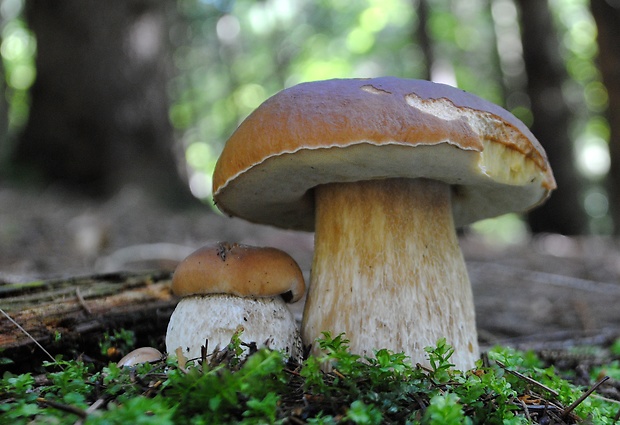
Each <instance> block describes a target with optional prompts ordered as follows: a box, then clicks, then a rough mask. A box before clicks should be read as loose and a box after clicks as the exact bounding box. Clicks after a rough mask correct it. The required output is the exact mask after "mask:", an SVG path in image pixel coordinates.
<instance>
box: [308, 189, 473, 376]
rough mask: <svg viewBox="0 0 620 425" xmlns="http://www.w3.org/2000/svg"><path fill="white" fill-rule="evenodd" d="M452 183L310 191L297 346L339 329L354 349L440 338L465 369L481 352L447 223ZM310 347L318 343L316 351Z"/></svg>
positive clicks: (420, 351) (399, 347) (421, 344)
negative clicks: (306, 273) (311, 231)
mask: <svg viewBox="0 0 620 425" xmlns="http://www.w3.org/2000/svg"><path fill="white" fill-rule="evenodd" d="M450 193H451V192H450V187H449V186H448V185H446V184H444V183H440V182H436V181H430V180H423V179H416V180H410V179H388V180H377V181H364V182H357V183H339V184H330V185H325V186H320V187H318V188H316V194H315V196H316V230H315V232H316V233H315V253H314V261H313V265H312V278H311V285H310V291H309V294H308V299H307V302H306V307H305V312H304V319H303V323H302V337H303V339H304V343H306V344H308V343H314V341H315V339H316V338H318V337H320V336H321V332H322V331H331V332H332V335H337V334H339V333H341V332H345V334H346V337H347V338H348V339H349V340H350V349H351V351H352V352H355V353H358V354H362V355H371V356H372V355H373V350H374V349H380V348H388V349H391V350H393V351H395V352H401V351H402V352H405V354H407V355H408V356H410V357H411V361H412V362H413V363H417V362H419V363H421V364H428V360H427V356H426V353H425V351H424V348H425V347H427V346H435V345H436V343H437V340H438V339H440V338H443V337H445V338H446V340H447V342H448V343H449V344H451V345H452V346H453V347H454V348H455V353H454V356H453V357H452V358H451V360H452V363H454V364H455V365H456V366H457V367H458V368H460V369H469V368H471V367H473V366H474V362H475V360H476V359H478V357H479V352H478V343H477V337H476V323H475V315H474V305H473V297H472V292H471V287H470V284H469V279H468V276H467V269H466V268H465V262H464V260H463V257H462V254H461V250H460V247H459V244H458V239H457V236H456V232H455V229H454V223H453V219H452V211H451V204H450V202H451V201H450V196H451V195H450ZM314 352H315V353H316V352H317V348H316V347H315V348H314Z"/></svg>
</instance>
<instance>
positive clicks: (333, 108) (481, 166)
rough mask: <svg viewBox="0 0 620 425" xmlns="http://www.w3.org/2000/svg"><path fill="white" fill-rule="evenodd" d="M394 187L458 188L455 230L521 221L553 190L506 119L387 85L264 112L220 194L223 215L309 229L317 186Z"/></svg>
mask: <svg viewBox="0 0 620 425" xmlns="http://www.w3.org/2000/svg"><path fill="white" fill-rule="evenodd" d="M396 177H404V178H428V179H434V180H440V181H443V182H446V183H448V184H450V185H452V186H453V212H454V219H455V223H456V225H457V226H458V225H464V224H468V223H471V222H474V221H477V220H480V219H483V218H487V217H493V216H496V215H499V214H502V213H506V212H511V211H525V210H527V209H529V208H531V207H534V206H536V205H538V204H539V203H541V202H542V201H544V200H545V199H546V198H547V197H548V196H549V193H550V191H551V190H553V189H554V188H555V181H554V179H553V175H552V172H551V169H550V168H549V166H548V163H547V158H546V156H545V153H544V150H543V149H542V147H541V146H540V144H539V143H538V141H537V140H536V138H535V137H534V136H533V135H532V134H531V132H530V131H529V130H528V129H527V127H526V126H525V125H524V124H523V123H522V122H521V121H519V120H518V119H516V118H515V117H514V116H513V115H511V114H510V113H508V112H507V111H505V110H504V109H502V108H500V107H499V106H497V105H494V104H492V103H490V102H487V101H485V100H483V99H480V98H478V97H476V96H474V95H471V94H469V93H466V92H464V91H462V90H460V89H456V88H454V87H450V86H446V85H442V84H437V83H431V82H428V81H421V80H403V79H398V78H393V77H384V78H376V79H351V80H327V81H318V82H312V83H304V84H299V85H297V86H294V87H291V88H289V89H286V90H284V91H282V92H280V93H278V94H276V95H275V96H273V97H271V98H270V99H268V100H267V101H265V102H264V103H263V104H262V105H261V106H260V107H259V108H258V109H257V110H255V111H254V112H253V113H252V114H251V115H250V116H249V117H248V118H247V119H246V120H245V121H244V122H243V123H242V124H241V125H240V126H239V128H238V129H237V131H235V133H234V134H233V135H232V136H231V138H230V139H229V140H228V142H227V144H226V146H225V148H224V150H223V152H222V154H221V156H220V159H219V160H218V163H217V166H216V169H215V172H214V176H213V194H214V199H215V201H216V203H217V205H218V207H219V208H220V209H221V210H222V211H224V212H225V213H227V214H230V215H234V216H239V217H242V218H244V219H246V220H249V221H252V222H257V223H265V224H272V225H275V226H278V227H284V228H294V229H302V230H313V228H314V205H313V197H312V193H311V192H312V190H311V189H312V188H313V187H316V186H317V185H320V184H325V183H333V182H353V181H360V180H375V179H385V178H396Z"/></svg>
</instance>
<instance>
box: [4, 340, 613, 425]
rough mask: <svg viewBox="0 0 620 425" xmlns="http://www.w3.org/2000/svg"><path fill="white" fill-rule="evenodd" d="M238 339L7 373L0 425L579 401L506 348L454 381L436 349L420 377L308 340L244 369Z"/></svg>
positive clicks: (477, 410) (595, 414)
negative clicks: (154, 356) (155, 357)
mask: <svg viewBox="0 0 620 425" xmlns="http://www.w3.org/2000/svg"><path fill="white" fill-rule="evenodd" d="M240 336H241V335H240V334H239V335H236V337H234V338H233V339H232V341H231V343H230V344H229V345H228V347H227V348H226V349H225V350H223V351H222V352H219V353H215V354H213V355H211V356H209V357H208V358H207V359H205V361H199V362H195V363H188V364H185V363H184V362H181V364H179V363H178V362H177V361H176V359H175V358H174V357H171V358H168V359H166V360H165V361H161V362H159V363H156V364H149V363H146V364H143V365H138V366H136V367H132V368H119V367H118V365H117V364H116V363H110V364H108V365H106V366H105V367H103V368H100V369H98V368H96V367H95V365H94V364H88V363H85V362H83V361H66V360H62V359H60V358H58V359H57V360H56V361H55V362H46V363H45V364H44V366H45V368H46V369H47V370H48V373H47V374H46V375H45V377H44V378H41V377H39V378H37V379H35V378H34V377H33V376H32V375H31V374H28V373H26V374H22V375H13V374H11V373H6V374H5V375H4V377H3V378H2V379H1V380H0V423H11V424H13V423H14V424H29V423H57V424H72V423H75V422H76V421H78V420H81V421H82V422H83V423H85V424H87V425H88V424H102V425H103V424H117V423H118V424H126V423H136V424H150V423H153V424H155V423H156V424H166V425H167V424H177V423H179V424H187V423H191V424H246V425H249V424H283V423H286V421H287V418H290V417H291V416H296V417H297V418H298V419H300V420H303V421H305V422H306V423H308V424H315V425H317V424H325V425H333V424H341V423H342V424H344V423H353V424H424V425H439V424H467V425H469V424H472V425H473V424H502V425H521V424H528V423H544V421H545V420H549V417H547V418H545V417H544V416H540V412H541V410H531V411H529V413H528V414H529V418H528V417H527V416H526V414H525V411H524V403H526V402H528V400H540V401H541V402H542V403H548V404H549V405H551V406H568V405H569V404H571V403H573V402H574V401H575V400H576V399H577V398H578V397H579V396H580V395H581V394H583V389H581V388H578V387H575V386H574V385H572V384H571V383H569V382H568V381H566V380H564V379H561V378H560V377H559V375H558V373H557V372H556V371H555V370H554V368H552V367H546V366H545V365H544V364H543V363H542V362H541V360H540V359H538V358H537V357H536V356H535V355H534V354H533V353H524V352H519V351H515V350H511V349H506V348H499V347H498V348H495V349H494V350H492V351H491V352H489V358H490V362H491V363H490V365H489V366H483V364H482V362H481V361H480V362H479V363H478V364H477V365H476V368H474V369H473V370H470V371H458V370H455V369H454V368H453V366H452V364H451V363H450V358H451V356H452V354H453V352H454V350H453V348H452V347H451V346H450V345H449V344H447V342H446V341H445V340H443V339H441V340H439V341H438V342H437V344H436V346H435V347H429V348H427V349H426V353H427V355H428V365H429V367H422V366H420V365H415V366H414V365H412V364H411V363H410V361H409V359H408V358H407V357H406V356H405V355H403V354H402V353H393V352H391V351H389V350H385V349H381V350H378V351H376V352H375V354H374V356H359V355H357V354H352V353H350V352H349V351H348V349H349V347H348V341H347V340H346V338H345V337H344V335H337V336H335V337H332V336H331V335H330V334H329V333H325V334H323V338H322V339H320V340H319V341H317V343H318V345H319V347H320V348H321V350H322V354H320V355H318V356H312V357H310V358H308V359H307V360H305V361H304V363H303V364H301V365H296V364H287V363H286V362H285V359H284V356H283V355H282V354H281V353H279V352H273V351H268V350H259V351H257V352H255V353H253V354H252V355H250V356H249V357H247V358H242V357H241V353H242V350H241V348H242V345H243V343H242V342H241V339H240ZM612 367H617V365H615V366H612ZM325 370H330V371H329V372H326V371H325ZM524 375H526V376H527V377H528V379H525V378H524V377H523V376H524ZM524 400H525V401H524ZM95 404H98V406H96V408H93V406H94V405H95ZM560 408H561V407H556V409H560ZM616 412H617V406H616V405H614V404H613V403H609V402H608V401H606V400H604V399H602V398H598V397H588V398H586V400H584V401H583V402H582V403H580V404H579V405H578V406H577V407H576V408H575V410H574V412H573V413H572V414H571V415H575V416H571V418H572V419H571V421H568V422H560V421H559V420H560V419H558V418H559V415H560V414H561V411H557V415H556V416H557V418H556V422H555V423H562V424H564V423H576V422H575V421H577V420H579V421H586V422H587V423H596V424H601V425H610V424H612V423H614V419H613V417H614V416H615V414H616ZM301 418H303V419H301ZM539 419H540V422H539V421H538V420H539Z"/></svg>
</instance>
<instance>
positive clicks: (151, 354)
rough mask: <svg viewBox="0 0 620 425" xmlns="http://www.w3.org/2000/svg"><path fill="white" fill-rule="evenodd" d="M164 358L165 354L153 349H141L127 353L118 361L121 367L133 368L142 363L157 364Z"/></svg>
mask: <svg viewBox="0 0 620 425" xmlns="http://www.w3.org/2000/svg"><path fill="white" fill-rule="evenodd" d="M162 358H163V354H162V353H161V352H160V351H159V350H158V349H156V348H153V347H140V348H136V349H135V350H133V351H130V352H129V353H127V354H126V355H125V356H124V357H123V358H122V359H120V360H119V361H118V363H117V364H118V366H119V367H131V366H135V365H138V364H140V363H147V362H156V361H158V360H161V359H162Z"/></svg>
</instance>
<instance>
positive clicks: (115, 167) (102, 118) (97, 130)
mask: <svg viewBox="0 0 620 425" xmlns="http://www.w3.org/2000/svg"><path fill="white" fill-rule="evenodd" d="M169 6H172V7H173V6H174V2H172V1H157V0H107V1H97V0H56V1H47V0H31V1H29V2H27V5H26V18H27V21H28V23H29V25H30V28H31V29H32V30H33V32H34V34H35V36H36V39H37V57H36V69H37V79H36V81H35V83H34V85H33V87H32V92H31V93H32V105H31V110H30V117H29V121H28V123H27V126H26V128H25V131H24V133H23V135H22V137H21V140H20V141H19V144H18V146H17V147H16V152H15V158H14V160H15V161H16V162H17V164H18V167H20V168H18V170H20V169H21V170H22V171H21V172H22V173H23V172H24V171H23V170H27V171H29V172H31V177H34V178H35V179H40V181H41V182H43V183H48V182H49V183H52V182H54V183H61V184H64V185H66V186H68V187H70V188H73V189H78V190H79V191H81V192H83V193H86V194H89V195H95V196H106V195H109V194H111V193H114V192H116V191H118V190H119V188H121V187H122V186H124V185H126V184H132V185H135V186H138V187H141V188H143V189H144V190H145V191H146V192H147V193H150V194H151V195H154V196H155V197H158V198H160V199H164V200H167V201H170V203H172V202H185V201H188V200H189V199H191V196H190V194H189V189H188V188H187V185H186V184H184V183H183V182H182V179H181V178H180V175H179V173H178V170H177V168H178V167H177V163H176V160H175V158H174V155H173V130H172V127H171V125H170V124H169V121H168V100H167V94H166V85H167V82H168V79H169V76H170V71H171V67H170V66H169V54H168V53H169V52H168V50H169V48H168V42H167V37H168V25H167V24H168V22H167V16H166V12H167V9H168V7H169ZM18 177H19V176H18Z"/></svg>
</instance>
